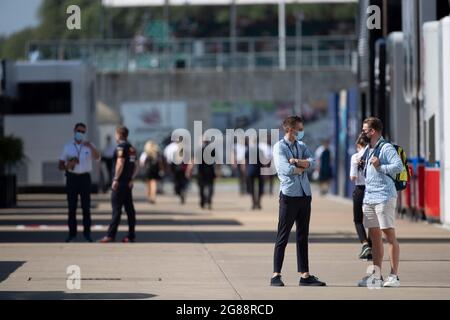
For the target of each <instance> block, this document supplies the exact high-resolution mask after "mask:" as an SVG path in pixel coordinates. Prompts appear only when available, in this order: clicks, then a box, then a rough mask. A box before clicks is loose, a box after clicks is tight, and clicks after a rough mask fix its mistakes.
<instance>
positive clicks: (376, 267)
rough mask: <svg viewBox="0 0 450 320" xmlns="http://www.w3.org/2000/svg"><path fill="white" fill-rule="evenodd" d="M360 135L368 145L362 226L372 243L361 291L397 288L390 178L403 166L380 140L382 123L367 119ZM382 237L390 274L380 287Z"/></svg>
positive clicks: (394, 199) (393, 194)
mask: <svg viewBox="0 0 450 320" xmlns="http://www.w3.org/2000/svg"><path fill="white" fill-rule="evenodd" d="M362 131H363V135H364V137H365V139H366V141H367V142H368V143H370V145H369V148H368V149H367V151H366V153H365V155H364V156H363V161H365V165H364V171H365V182H366V189H365V193H364V201H363V212H364V226H365V227H366V228H368V229H369V235H370V239H371V240H372V258H373V273H372V274H370V275H369V276H367V277H364V278H363V279H362V280H361V281H360V282H359V283H358V285H359V286H361V287H366V286H373V287H380V286H381V285H383V286H384V287H399V286H400V280H399V278H398V264H399V257H400V248H399V244H398V241H397V239H396V235H395V212H396V211H395V209H396V205H397V189H396V187H395V183H394V178H395V176H396V175H397V174H399V173H400V172H401V171H402V170H403V163H402V161H401V159H400V156H399V155H398V153H397V151H396V149H395V148H394V146H393V145H392V144H390V143H388V142H386V141H385V140H384V138H383V137H382V131H383V123H382V122H381V120H380V119H378V118H373V117H371V118H368V119H366V120H364V123H363V128H362ZM382 233H383V234H384V236H385V238H386V240H387V242H388V244H389V256H390V262H391V272H390V275H389V277H388V279H387V280H386V281H385V282H384V283H383V277H382V276H381V264H382V261H383V253H384V252H383V239H382Z"/></svg>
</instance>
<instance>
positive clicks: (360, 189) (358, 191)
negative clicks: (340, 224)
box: [353, 186, 372, 247]
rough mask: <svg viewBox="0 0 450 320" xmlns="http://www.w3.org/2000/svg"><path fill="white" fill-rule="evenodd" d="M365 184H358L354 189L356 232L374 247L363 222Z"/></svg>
mask: <svg viewBox="0 0 450 320" xmlns="http://www.w3.org/2000/svg"><path fill="white" fill-rule="evenodd" d="M364 191H365V187H364V186H356V187H355V190H354V191H353V222H354V223H355V228H356V233H357V234H358V238H359V241H360V242H361V243H363V242H365V241H368V242H369V245H370V246H371V247H372V242H371V241H370V239H369V238H368V237H367V234H366V229H365V228H364V224H363V215H364V214H363V209H362V207H363V200H364Z"/></svg>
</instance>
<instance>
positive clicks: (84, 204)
mask: <svg viewBox="0 0 450 320" xmlns="http://www.w3.org/2000/svg"><path fill="white" fill-rule="evenodd" d="M66 193H67V202H68V205H69V218H68V225H69V236H70V237H75V236H76V235H77V206H78V195H79V196H80V200H81V208H82V210H83V226H84V235H85V236H89V235H90V233H91V176H90V174H89V173H86V174H74V173H70V172H66Z"/></svg>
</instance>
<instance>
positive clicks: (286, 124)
mask: <svg viewBox="0 0 450 320" xmlns="http://www.w3.org/2000/svg"><path fill="white" fill-rule="evenodd" d="M297 123H303V118H302V117H300V116H290V117H287V118H286V119H284V121H283V128H284V131H287V129H289V128H294V127H295V125H296V124H297Z"/></svg>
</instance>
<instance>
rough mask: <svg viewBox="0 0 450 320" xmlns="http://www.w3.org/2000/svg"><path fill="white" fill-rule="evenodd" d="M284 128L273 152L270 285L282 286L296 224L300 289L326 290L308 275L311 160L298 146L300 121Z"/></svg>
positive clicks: (303, 147)
mask: <svg viewBox="0 0 450 320" xmlns="http://www.w3.org/2000/svg"><path fill="white" fill-rule="evenodd" d="M283 128H284V131H285V133H286V134H285V136H284V138H283V139H282V140H280V141H279V142H277V143H276V144H275V145H274V148H273V159H274V164H275V168H276V170H277V173H278V178H279V179H280V200H279V203H280V209H279V221H278V234H277V240H276V244H275V252H274V273H273V276H272V279H271V280H270V285H271V286H276V287H282V286H284V283H283V281H281V267H282V265H283V260H284V252H285V249H286V246H287V243H288V240H289V234H290V233H291V229H292V226H293V224H294V222H295V224H296V228H297V268H298V272H299V273H300V282H299V285H300V286H326V284H325V283H324V282H321V281H319V279H318V278H317V277H315V276H313V275H310V274H309V263H308V236H309V220H310V216H311V200H312V198H311V187H310V185H309V180H308V175H307V173H306V171H307V170H308V169H309V168H312V167H313V166H314V157H313V155H312V154H311V152H310V151H309V149H308V147H307V146H306V144H304V143H303V142H301V140H302V139H303V136H304V131H303V119H302V118H301V117H298V116H291V117H288V118H287V119H286V120H284V121H283Z"/></svg>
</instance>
